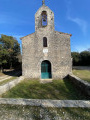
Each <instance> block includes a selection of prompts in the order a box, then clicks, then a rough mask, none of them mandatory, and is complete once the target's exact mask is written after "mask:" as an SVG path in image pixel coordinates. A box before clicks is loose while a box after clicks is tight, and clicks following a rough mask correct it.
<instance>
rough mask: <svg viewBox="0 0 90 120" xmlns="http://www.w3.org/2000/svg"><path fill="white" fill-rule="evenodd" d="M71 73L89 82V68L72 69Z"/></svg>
mask: <svg viewBox="0 0 90 120" xmlns="http://www.w3.org/2000/svg"><path fill="white" fill-rule="evenodd" d="M73 74H74V75H76V76H77V77H79V78H81V79H82V80H85V81H87V82H89V83H90V70H73Z"/></svg>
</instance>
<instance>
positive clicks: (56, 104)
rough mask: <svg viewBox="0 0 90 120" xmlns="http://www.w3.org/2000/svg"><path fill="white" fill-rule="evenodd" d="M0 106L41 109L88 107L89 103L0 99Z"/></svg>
mask: <svg viewBox="0 0 90 120" xmlns="http://www.w3.org/2000/svg"><path fill="white" fill-rule="evenodd" d="M0 104H11V105H29V106H42V107H57V108H61V107H82V108H84V107H90V101H83V100H43V99H6V98H0Z"/></svg>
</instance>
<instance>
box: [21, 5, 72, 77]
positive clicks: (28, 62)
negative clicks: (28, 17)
mask: <svg viewBox="0 0 90 120" xmlns="http://www.w3.org/2000/svg"><path fill="white" fill-rule="evenodd" d="M70 37H71V34H67V33H63V32H58V31H55V30H54V13H53V12H52V11H51V10H50V9H49V8H48V7H47V6H46V5H45V4H43V5H42V6H41V7H40V8H39V10H38V11H37V12H36V14H35V32H34V33H32V34H29V35H27V36H25V37H22V38H21V40H22V74H23V76H24V77H26V78H34V79H61V78H64V77H65V76H67V75H68V74H71V73H72V60H71V50H70Z"/></svg>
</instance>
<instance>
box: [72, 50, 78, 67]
mask: <svg viewBox="0 0 90 120" xmlns="http://www.w3.org/2000/svg"><path fill="white" fill-rule="evenodd" d="M71 56H72V58H73V65H74V66H75V65H76V66H77V65H80V54H79V53H78V52H72V53H71Z"/></svg>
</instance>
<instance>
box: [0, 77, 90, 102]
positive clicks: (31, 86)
mask: <svg viewBox="0 0 90 120" xmlns="http://www.w3.org/2000/svg"><path fill="white" fill-rule="evenodd" d="M1 97H3V98H27V99H30V98H31V99H60V100H63V99H64V100H65V99H69V100H86V99H90V98H88V97H87V96H84V95H83V94H82V93H80V91H78V90H77V89H76V88H75V86H73V84H72V83H71V82H69V81H68V80H67V79H66V80H53V82H52V83H46V84H41V83H40V82H39V81H38V80H27V79H25V80H24V81H22V82H21V83H19V84H18V85H17V86H15V87H14V88H12V89H11V90H10V91H8V92H6V93H5V94H3V95H2V96H1Z"/></svg>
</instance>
